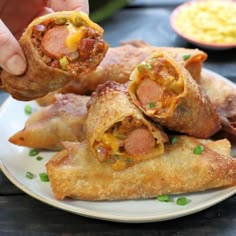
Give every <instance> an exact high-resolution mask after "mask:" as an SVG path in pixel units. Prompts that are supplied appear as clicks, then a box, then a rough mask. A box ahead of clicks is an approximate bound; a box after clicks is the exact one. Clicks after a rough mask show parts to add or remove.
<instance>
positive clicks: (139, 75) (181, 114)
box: [128, 52, 221, 138]
mask: <svg viewBox="0 0 236 236" xmlns="http://www.w3.org/2000/svg"><path fill="white" fill-rule="evenodd" d="M128 90H129V93H130V96H131V98H132V101H133V103H134V104H136V106H137V107H139V109H141V110H142V111H143V112H144V113H145V114H146V115H148V116H149V117H151V118H152V119H154V120H155V121H157V122H158V123H160V124H161V125H162V126H164V127H166V128H168V129H170V130H173V131H177V132H181V133H185V134H188V135H192V136H195V137H198V138H208V137H210V136H212V135H213V134H215V133H216V132H217V131H218V130H219V129H220V127H221V124H220V119H219V116H218V114H217V112H216V109H215V107H214V106H213V105H212V103H211V102H210V100H209V98H208V96H207V95H206V94H205V93H204V91H203V90H202V89H201V88H200V86H199V85H198V84H197V82H196V81H195V80H194V79H193V78H192V76H191V75H190V73H189V72H188V71H187V70H186V69H185V68H184V66H183V65H182V64H180V63H178V62H177V61H176V60H175V59H174V58H173V57H172V56H171V55H170V54H168V53H166V52H161V53H154V54H152V55H151V56H150V57H149V58H147V59H146V60H145V61H144V62H142V63H141V64H140V65H138V66H137V68H136V69H135V70H134V71H133V73H132V74H131V76H130V83H129V87H128Z"/></svg>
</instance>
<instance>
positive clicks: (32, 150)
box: [29, 149, 39, 157]
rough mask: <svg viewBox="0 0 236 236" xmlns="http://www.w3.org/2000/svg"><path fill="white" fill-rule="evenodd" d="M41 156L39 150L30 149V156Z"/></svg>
mask: <svg viewBox="0 0 236 236" xmlns="http://www.w3.org/2000/svg"><path fill="white" fill-rule="evenodd" d="M38 154H39V150H37V149H30V150H29V156H31V157H33V156H36V155H38Z"/></svg>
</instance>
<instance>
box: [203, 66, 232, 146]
mask: <svg viewBox="0 0 236 236" xmlns="http://www.w3.org/2000/svg"><path fill="white" fill-rule="evenodd" d="M200 86H201V87H202V88H203V89H204V90H205V92H206V94H207V95H208V96H209V98H210V100H211V102H212V104H213V105H214V106H215V107H216V109H217V112H218V114H219V116H220V119H221V124H222V128H221V132H220V133H219V134H218V135H222V136H226V137H227V138H229V139H230V140H232V141H234V142H236V85H235V84H234V83H233V82H230V81H226V80H225V79H223V78H220V76H219V75H217V74H215V73H213V72H207V71H205V72H204V71H203V73H202V78H201V80H200Z"/></svg>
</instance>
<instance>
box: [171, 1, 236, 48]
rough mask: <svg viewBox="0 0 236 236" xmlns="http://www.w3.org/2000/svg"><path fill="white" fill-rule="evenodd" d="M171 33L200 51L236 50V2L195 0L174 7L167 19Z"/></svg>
mask: <svg viewBox="0 0 236 236" xmlns="http://www.w3.org/2000/svg"><path fill="white" fill-rule="evenodd" d="M170 24H171V26H172V28H173V30H174V31H175V32H176V33H177V34H178V35H179V36H181V37H182V38H184V39H186V40H188V41H189V42H191V43H193V44H195V45H198V46H200V47H203V48H209V49H228V48H234V47H236V2H235V1H231V0H198V1H196V0H195V1H190V2H186V3H184V4H182V5H180V6H178V7H177V8H175V9H174V10H173V12H172V14H171V17H170Z"/></svg>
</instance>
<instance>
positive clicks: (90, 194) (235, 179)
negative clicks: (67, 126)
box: [46, 136, 236, 201]
mask: <svg viewBox="0 0 236 236" xmlns="http://www.w3.org/2000/svg"><path fill="white" fill-rule="evenodd" d="M64 145H65V149H64V150H63V151H61V152H59V153H57V154H56V155H54V156H53V157H52V158H51V159H50V160H49V162H48V163H47V165H46V168H47V173H48V176H49V179H50V184H51V187H52V191H53V193H54V196H55V197H56V198H57V199H64V198H66V197H69V198H73V199H81V200H91V201H95V200H125V199H146V198H154V197H156V196H158V195H162V194H180V193H189V192H198V191H204V190H207V189H213V188H218V187H226V186H231V185H234V184H235V183H236V160H235V159H234V158H232V157H230V155H229V152H230V143H229V142H228V141H227V140H226V139H224V140H219V141H215V142H213V141H209V140H208V141H206V140H198V139H196V138H193V137H188V136H177V140H176V143H175V144H166V145H165V152H164V153H163V154H161V155H160V156H159V157H156V158H153V159H150V160H146V161H143V162H140V163H137V164H136V165H135V166H131V167H130V168H127V169H124V170H121V171H114V170H113V169H112V168H110V166H109V164H108V163H100V162H99V161H98V160H97V159H96V158H94V156H93V153H92V152H90V148H89V146H88V144H87V142H86V141H85V142H82V143H70V142H67V143H65V144H64ZM199 145H201V147H202V150H203V152H202V153H199V154H195V153H194V151H193V150H194V149H195V148H196V147H198V146H199Z"/></svg>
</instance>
